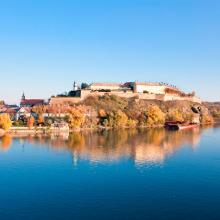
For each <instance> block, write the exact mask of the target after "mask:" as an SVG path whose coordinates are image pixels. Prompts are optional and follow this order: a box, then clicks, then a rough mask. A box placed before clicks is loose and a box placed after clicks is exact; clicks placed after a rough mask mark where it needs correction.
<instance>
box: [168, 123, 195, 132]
mask: <svg viewBox="0 0 220 220" xmlns="http://www.w3.org/2000/svg"><path fill="white" fill-rule="evenodd" d="M198 126H199V124H195V123H194V124H193V123H180V122H166V123H165V128H167V129H169V130H185V129H193V128H197V127H198Z"/></svg>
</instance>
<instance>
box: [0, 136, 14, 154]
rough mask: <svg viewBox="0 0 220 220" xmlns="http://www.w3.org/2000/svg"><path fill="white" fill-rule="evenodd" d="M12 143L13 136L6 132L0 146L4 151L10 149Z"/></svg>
mask: <svg viewBox="0 0 220 220" xmlns="http://www.w3.org/2000/svg"><path fill="white" fill-rule="evenodd" d="M11 144H12V138H11V136H10V135H9V134H5V135H4V136H3V137H2V138H1V143H0V148H1V149H2V150H4V151H6V150H8V149H9V148H10V146H11Z"/></svg>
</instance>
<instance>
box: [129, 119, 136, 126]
mask: <svg viewBox="0 0 220 220" xmlns="http://www.w3.org/2000/svg"><path fill="white" fill-rule="evenodd" d="M137 124H138V121H137V120H134V119H128V122H127V125H128V127H136V126H137Z"/></svg>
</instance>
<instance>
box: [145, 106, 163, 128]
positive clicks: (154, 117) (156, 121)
mask: <svg viewBox="0 0 220 220" xmlns="http://www.w3.org/2000/svg"><path fill="white" fill-rule="evenodd" d="M145 114H146V125H147V126H150V127H151V126H157V125H164V123H165V114H164V113H163V112H162V110H161V109H160V108H159V107H158V106H157V105H150V106H149V107H148V108H147V110H146V112H145Z"/></svg>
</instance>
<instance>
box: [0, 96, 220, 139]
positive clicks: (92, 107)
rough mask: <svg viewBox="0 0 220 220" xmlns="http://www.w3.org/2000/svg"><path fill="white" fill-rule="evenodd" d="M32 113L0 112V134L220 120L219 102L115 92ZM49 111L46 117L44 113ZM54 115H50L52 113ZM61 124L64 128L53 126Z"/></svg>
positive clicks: (35, 108)
mask: <svg viewBox="0 0 220 220" xmlns="http://www.w3.org/2000/svg"><path fill="white" fill-rule="evenodd" d="M31 111H32V113H34V116H30V117H29V118H24V120H21V119H18V120H17V121H13V122H12V121H11V120H10V116H9V115H8V114H2V115H0V136H2V135H3V134H4V133H5V132H9V133H18V132H25V133H52V132H60V131H67V130H68V132H71V131H80V130H108V129H120V128H156V127H164V125H165V123H166V122H167V121H173V122H179V123H196V124H200V125H205V124H213V123H215V122H217V121H219V119H220V104H218V103H216V104H215V105H214V104H213V103H212V104H211V103H202V104H198V103H193V102H189V101H167V102H164V101H157V100H140V99H135V98H129V99H128V98H122V97H118V96H115V95H108V94H106V95H104V96H91V97H88V98H86V99H85V100H83V101H82V102H80V103H78V104H75V105H72V106H62V108H61V107H60V108H54V109H50V111H51V112H52V113H53V114H49V113H48V106H43V105H42V106H35V107H33V108H32V110H31ZM47 113H48V116H47ZM51 115H53V116H51ZM54 123H58V124H60V123H63V124H64V125H63V126H64V127H65V126H67V127H68V129H67V128H61V129H60V128H59V125H57V126H55V128H54V127H53V126H54Z"/></svg>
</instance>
